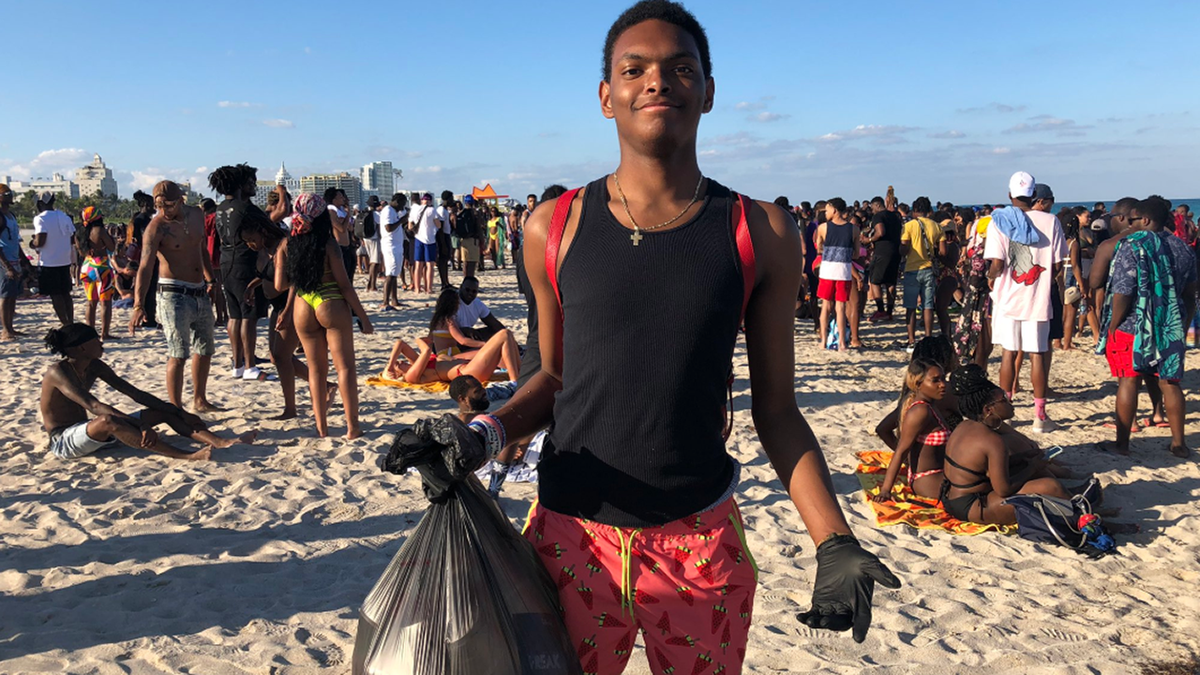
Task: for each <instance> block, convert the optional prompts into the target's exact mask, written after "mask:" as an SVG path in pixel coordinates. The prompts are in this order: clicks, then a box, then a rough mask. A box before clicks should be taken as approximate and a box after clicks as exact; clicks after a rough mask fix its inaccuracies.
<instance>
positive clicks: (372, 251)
mask: <svg viewBox="0 0 1200 675" xmlns="http://www.w3.org/2000/svg"><path fill="white" fill-rule="evenodd" d="M363 247H364V248H366V249H367V263H368V264H370V265H382V264H383V255H382V254H381V253H380V252H379V249H380V246H379V240H378V239H365V240H363Z"/></svg>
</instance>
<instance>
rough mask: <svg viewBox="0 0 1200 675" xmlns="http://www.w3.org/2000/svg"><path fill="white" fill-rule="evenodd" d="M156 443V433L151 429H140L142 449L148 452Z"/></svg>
mask: <svg viewBox="0 0 1200 675" xmlns="http://www.w3.org/2000/svg"><path fill="white" fill-rule="evenodd" d="M157 443H158V432H157V431H155V430H154V428H153V427H147V428H143V429H142V443H141V445H142V449H143V450H149V449H151V448H153V447H154V446H155V444H157Z"/></svg>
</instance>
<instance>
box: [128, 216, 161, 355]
mask: <svg viewBox="0 0 1200 675" xmlns="http://www.w3.org/2000/svg"><path fill="white" fill-rule="evenodd" d="M160 222H162V219H161V217H160V216H154V218H152V219H151V220H150V224H149V225H147V226H146V232H145V234H144V235H143V237H142V261H141V263H140V264H139V265H138V272H137V281H136V282H135V283H134V285H133V312H131V314H130V317H129V334H130V335H133V332H134V330H135V328H136V327H137V323H138V321H141V319H142V303H143V302H144V301H145V300H146V298H145V296H146V292H147V289H148V288H149V287H150V275H151V274H152V273H153V271H154V268H153V267H152V265H153V264H154V261H155V260H156V259H157V258H158V247H159V246H160V245H161V244H162V238H161V235H160V234H159V230H158V225H159V223H160Z"/></svg>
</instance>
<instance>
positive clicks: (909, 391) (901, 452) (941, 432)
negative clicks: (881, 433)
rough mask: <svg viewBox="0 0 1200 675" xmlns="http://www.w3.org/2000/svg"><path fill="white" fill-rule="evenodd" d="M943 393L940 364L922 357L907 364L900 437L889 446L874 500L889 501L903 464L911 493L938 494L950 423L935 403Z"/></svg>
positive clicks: (942, 372) (901, 408)
mask: <svg viewBox="0 0 1200 675" xmlns="http://www.w3.org/2000/svg"><path fill="white" fill-rule="evenodd" d="M945 395H946V376H945V371H944V370H942V366H941V365H939V364H937V363H935V362H933V361H926V360H922V359H914V360H913V361H912V363H909V364H908V371H907V372H906V373H905V376H904V388H903V390H902V391H901V393H900V404H899V408H900V439H899V441H898V442H897V443H896V445H895V447H894V448H893V450H894V452H893V453H892V461H891V463H890V464H888V470H887V476H886V477H885V478H884V479H883V484H882V485H880V486H879V494H877V495H875V497H874V500H875V501H877V502H887V501H891V499H892V488H893V487H894V486H895V484H896V478H897V477H898V476H899V475H900V467H901V466H907V470H908V486H909V487H910V488H911V489H912V491H913V492H914V493H916V494H917V495H919V496H921V497H925V498H928V499H931V500H936V499H938V497H939V496H940V495H941V487H942V475H941V474H942V464H943V461H944V457H945V453H944V449H945V447H946V440H947V439H948V438H949V437H950V427H948V426H947V425H946V422H945V421H943V420H942V415H941V414H940V413H939V412H938V410H937V405H938V402H939V401H941V400H942V398H943V397H944V396H945Z"/></svg>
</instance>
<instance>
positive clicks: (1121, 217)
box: [1108, 210, 1132, 234]
mask: <svg viewBox="0 0 1200 675" xmlns="http://www.w3.org/2000/svg"><path fill="white" fill-rule="evenodd" d="M1131 224H1132V221H1131V220H1130V219H1129V211H1128V210H1120V211H1117V210H1114V211H1113V212H1112V215H1110V216H1109V217H1108V229H1109V230H1111V231H1112V233H1113V234H1121V233H1122V232H1124V231H1125V230H1127V229H1129V227H1130V225H1131Z"/></svg>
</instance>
